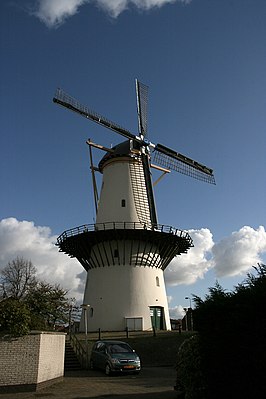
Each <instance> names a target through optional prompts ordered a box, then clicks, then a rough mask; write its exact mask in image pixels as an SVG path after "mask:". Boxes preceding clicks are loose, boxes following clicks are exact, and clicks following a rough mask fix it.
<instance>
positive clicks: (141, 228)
mask: <svg viewBox="0 0 266 399" xmlns="http://www.w3.org/2000/svg"><path fill="white" fill-rule="evenodd" d="M136 96H137V113H138V128H139V133H138V135H136V134H133V133H131V132H130V131H129V130H127V129H125V128H124V127H122V126H120V125H118V124H117V123H114V122H112V121H110V120H109V119H107V118H105V117H103V116H101V115H100V114H98V113H96V112H94V111H92V110H91V109H89V108H88V107H87V106H84V105H82V104H81V103H80V102H79V101H77V100H75V99H74V98H73V97H71V96H70V95H68V94H67V93H66V92H64V91H63V90H62V89H57V91H56V94H55V97H54V98H53V101H54V102H55V103H57V104H59V105H61V106H63V107H65V108H68V109H70V110H72V111H74V112H76V113H78V114H80V115H81V116H83V117H85V118H87V119H89V120H91V121H93V122H96V123H98V124H99V125H101V126H103V127H105V128H107V129H109V130H112V131H114V132H115V133H118V134H119V135H122V136H124V137H125V139H126V140H125V141H123V142H122V143H119V144H118V145H116V146H115V147H113V148H106V147H103V146H101V145H98V144H95V143H93V142H92V141H91V140H88V141H87V144H88V145H89V147H90V154H91V148H92V147H96V148H99V149H101V150H104V151H105V155H104V156H103V157H102V159H101V160H100V162H99V165H98V167H97V168H96V167H95V166H94V165H93V162H92V155H91V171H92V175H93V186H94V194H95V206H96V209H97V214H96V223H94V224H86V225H83V226H79V227H76V228H74V229H70V230H67V231H65V232H63V233H62V234H61V235H60V236H59V237H58V239H57V245H58V246H59V248H60V251H62V252H65V253H66V254H68V255H69V256H71V257H76V258H77V259H78V261H79V262H80V263H81V265H82V266H83V267H84V268H85V270H86V271H87V281H86V287H85V293H84V303H85V304H89V305H90V308H89V315H87V318H88V319H87V324H88V326H87V328H88V331H95V330H97V329H99V328H101V329H102V330H112V331H115V330H120V331H121V330H123V329H125V328H128V329H131V330H148V329H151V328H158V329H167V330H169V329H170V328H171V326H170V319H169V311H168V304H167V298H166V291H165V283H164V276H163V271H164V270H165V268H166V267H167V266H168V265H169V263H170V262H171V260H172V259H173V258H174V257H175V256H177V255H180V254H182V253H186V252H187V251H188V249H189V248H190V247H192V246H193V243H192V239H191V237H190V236H189V234H188V233H187V232H185V231H182V230H179V229H176V228H174V227H171V226H165V225H161V224H158V220H157V212H156V206H155V200H154V193H153V183H152V179H151V170H150V169H151V167H154V168H156V169H158V170H160V171H161V172H162V175H164V174H165V173H169V172H170V171H171V170H174V171H177V172H180V173H184V174H186V175H188V176H191V177H194V178H196V179H199V180H202V181H205V182H208V183H211V184H215V180H214V176H213V171H212V169H210V168H208V167H206V166H205V165H202V164H200V163H198V162H196V161H194V160H192V159H191V158H188V157H186V156H184V155H182V154H180V153H177V152H176V151H174V150H172V149H170V148H168V147H166V146H164V145H162V144H156V145H155V144H153V143H152V142H151V141H149V140H148V139H147V100H148V87H147V86H146V85H144V84H142V83H141V82H139V81H138V80H136ZM95 171H99V172H100V173H102V188H101V193H100V198H99V200H98V194H97V189H96V183H95V175H94V173H95Z"/></svg>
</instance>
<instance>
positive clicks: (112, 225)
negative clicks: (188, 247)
mask: <svg viewBox="0 0 266 399" xmlns="http://www.w3.org/2000/svg"><path fill="white" fill-rule="evenodd" d="M101 230H150V231H156V232H161V233H167V234H173V235H176V236H178V237H182V238H184V239H186V240H188V241H191V243H192V239H191V237H190V235H189V234H188V233H187V232H186V231H184V230H179V229H176V228H175V227H172V226H168V225H164V224H148V223H140V222H106V223H96V224H83V225H81V226H78V227H74V228H72V229H69V230H66V231H64V232H63V233H62V234H61V235H60V236H59V237H58V239H57V243H58V244H60V243H61V242H63V241H64V240H65V239H67V238H69V237H73V236H76V235H78V234H83V233H87V232H93V231H101Z"/></svg>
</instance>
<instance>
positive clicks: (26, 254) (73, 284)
mask: <svg viewBox="0 0 266 399" xmlns="http://www.w3.org/2000/svg"><path fill="white" fill-rule="evenodd" d="M55 242H56V237H55V236H52V235H51V230H50V229H49V228H48V227H40V226H35V225H34V223H33V222H28V221H18V220H17V219H15V218H8V219H2V220H1V221H0V268H1V269H2V268H3V267H5V266H6V265H7V263H8V262H9V261H11V260H13V259H15V258H16V257H17V256H19V257H23V258H24V259H26V260H31V261H32V263H33V265H34V266H35V267H36V268H37V275H38V277H39V278H40V279H42V280H44V281H47V282H50V283H53V284H60V285H61V286H62V287H63V288H64V289H68V290H70V292H69V296H71V297H73V296H74V297H75V298H76V299H77V300H82V298H83V292H84V283H85V279H84V280H83V279H82V278H83V275H81V273H82V270H83V268H82V267H81V265H80V264H79V263H78V261H77V260H75V259H71V258H69V257H68V256H66V255H63V254H62V253H60V252H59V251H58V248H57V247H56V246H55Z"/></svg>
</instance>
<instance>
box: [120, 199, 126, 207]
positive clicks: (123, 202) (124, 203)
mask: <svg viewBox="0 0 266 399" xmlns="http://www.w3.org/2000/svg"><path fill="white" fill-rule="evenodd" d="M121 206H122V208H125V207H126V200H125V199H122V201H121Z"/></svg>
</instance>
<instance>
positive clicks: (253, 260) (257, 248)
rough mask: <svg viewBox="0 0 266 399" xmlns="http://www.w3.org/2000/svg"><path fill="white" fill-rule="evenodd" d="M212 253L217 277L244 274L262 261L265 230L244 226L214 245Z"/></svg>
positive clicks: (265, 245)
mask: <svg viewBox="0 0 266 399" xmlns="http://www.w3.org/2000/svg"><path fill="white" fill-rule="evenodd" d="M212 252H213V261H214V264H215V272H216V274H217V276H218V277H225V276H236V275H243V274H246V273H247V272H248V271H249V270H250V269H251V267H252V266H255V265H256V264H257V263H259V262H261V261H262V259H261V255H262V254H263V253H265V252H266V232H265V229H264V227H263V226H260V227H259V228H258V229H257V230H255V229H253V228H252V227H249V226H244V227H242V228H241V229H240V230H239V231H235V232H233V233H232V234H231V236H230V237H226V238H224V239H223V240H221V241H220V242H218V243H217V244H215V245H214V247H213V249H212Z"/></svg>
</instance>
